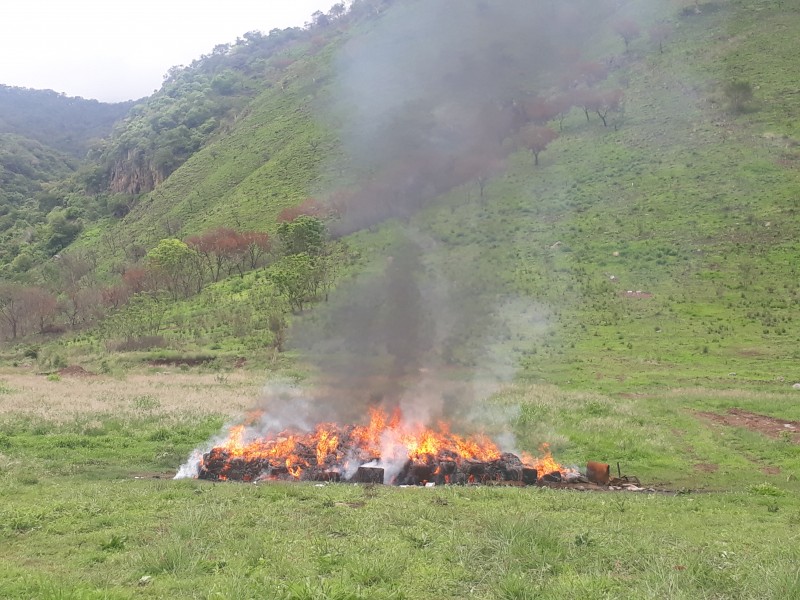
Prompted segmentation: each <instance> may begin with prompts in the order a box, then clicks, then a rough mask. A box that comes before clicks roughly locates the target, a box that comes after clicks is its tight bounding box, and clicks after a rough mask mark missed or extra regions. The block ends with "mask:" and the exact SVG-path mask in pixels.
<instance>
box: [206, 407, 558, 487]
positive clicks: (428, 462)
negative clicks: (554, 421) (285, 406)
mask: <svg viewBox="0 0 800 600" xmlns="http://www.w3.org/2000/svg"><path fill="white" fill-rule="evenodd" d="M256 421H257V418H256V416H255V415H251V416H250V418H249V419H248V422H246V423H245V424H243V425H237V426H235V427H232V428H231V429H230V431H229V433H228V437H227V439H225V440H224V441H223V442H222V443H220V444H219V445H217V446H215V447H214V448H212V449H211V450H210V451H209V452H208V453H206V454H205V455H203V457H202V459H201V463H200V472H201V474H202V473H203V472H204V469H205V471H206V472H213V473H214V478H218V479H240V480H244V481H251V480H256V479H264V478H272V479H280V478H284V479H292V478H294V479H316V478H324V479H325V480H327V479H333V478H334V476H335V479H338V478H339V477H342V476H349V473H352V472H353V471H354V470H355V469H356V468H358V467H359V466H361V465H366V464H368V463H369V464H373V463H374V464H378V463H380V464H389V463H393V464H397V465H400V466H402V467H403V472H404V473H406V477H408V473H409V472H411V471H414V473H416V475H415V477H417V480H419V481H426V480H428V478H436V477H438V478H439V479H438V480H439V481H442V482H445V483H450V482H451V481H452V480H453V479H454V478H455V477H456V470H457V468H458V469H462V467H463V469H462V470H463V472H464V473H465V475H464V482H467V481H470V482H471V481H476V480H480V478H481V477H483V478H484V480H485V478H486V477H489V475H487V474H486V473H485V472H482V471H481V468H480V465H488V464H493V463H497V464H499V462H500V461H503V460H505V461H506V462H508V460H511V459H513V460H511V463H508V464H512V463H513V466H512V467H508V468H509V469H511V468H513V469H516V471H515V472H518V473H520V477H521V473H522V470H523V468H527V469H536V471H537V472H538V473H539V474H540V475H545V474H549V473H554V472H560V473H562V474H566V473H567V472H568V470H567V469H565V468H564V467H563V466H562V465H560V464H559V463H558V462H556V461H555V460H554V459H553V456H552V454H551V453H550V450H549V448H548V447H547V445H546V444H545V445H543V446H542V447H541V452H542V456H541V457H540V458H533V457H531V456H526V455H523V457H522V460H520V459H519V458H517V457H516V456H514V455H509V454H504V453H503V452H501V451H500V449H499V448H498V447H497V445H496V444H495V443H494V442H493V441H492V440H491V439H489V438H488V437H486V436H482V435H476V436H471V437H463V436H460V435H457V434H454V433H452V432H451V431H450V428H449V427H448V425H447V424H446V423H439V424H438V426H437V428H436V429H431V428H428V427H423V426H422V425H411V424H409V423H407V422H405V421H404V420H403V418H402V414H401V413H400V411H399V410H396V411H394V412H393V413H391V414H388V413H386V412H385V411H382V410H378V409H373V410H371V412H370V420H369V423H368V424H367V425H349V426H342V425H337V424H334V423H322V424H320V425H317V427H316V429H315V430H314V431H313V432H310V433H300V432H294V431H292V432H283V433H281V434H278V435H276V436H263V435H260V434H258V433H257V428H256V427H255V426H254V423H255V422H256ZM509 457H511V458H510V459H509ZM506 462H504V463H503V464H504V465H505V464H506ZM465 465H466V466H465ZM502 468H503V469H506V467H502ZM397 470H398V471H400V469H399V468H398V469H397ZM467 475H468V476H467ZM201 476H202V475H201ZM507 478H508V477H506V479H507ZM534 478H535V476H534ZM387 483H392V481H387Z"/></svg>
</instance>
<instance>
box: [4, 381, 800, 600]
mask: <svg viewBox="0 0 800 600" xmlns="http://www.w3.org/2000/svg"><path fill="white" fill-rule="evenodd" d="M150 400H151V399H143V400H140V402H139V404H136V403H134V405H133V406H132V407H131V409H130V411H129V412H125V411H123V412H124V414H117V415H114V416H109V415H102V414H98V415H92V414H87V415H86V416H84V417H81V418H76V419H74V420H72V421H68V422H65V423H56V422H52V421H48V420H46V419H37V418H33V417H29V418H22V417H19V416H16V417H15V416H13V415H6V416H5V417H4V419H3V422H2V425H1V426H0V540H1V541H2V543H0V559H1V560H0V565H2V566H0V596H2V597H4V598H32V597H34V598H237V599H238V598H464V597H468V596H472V597H477V598H565V597H581V598H687V599H689V598H692V599H693V598H740V599H749V598H753V599H755V598H759V599H761V598H775V599H776V600H777V599H779V598H780V599H782V598H792V597H795V596H797V594H798V593H800V580H798V577H797V570H796V564H797V561H798V560H799V559H800V554H798V552H799V551H798V548H800V544H799V543H798V542H800V504H798V502H797V493H798V491H800V487H798V486H800V483H798V481H797V479H796V476H795V475H794V474H796V473H797V472H798V468H800V446H797V445H795V444H790V443H787V442H786V441H785V440H780V439H777V440H776V439H772V438H767V437H765V436H762V435H760V434H756V433H753V432H748V431H744V430H741V431H740V430H737V429H733V428H721V427H716V426H710V425H708V424H707V423H706V422H705V421H703V420H700V419H698V418H697V417H696V416H694V413H693V411H696V410H711V411H719V412H724V410H725V409H726V408H727V407H729V406H740V407H743V408H746V409H751V410H757V411H760V412H763V413H767V414H776V415H779V416H781V417H782V418H786V419H789V418H794V419H797V418H798V417H800V412H798V408H797V406H796V403H794V402H793V401H792V400H791V398H790V397H788V396H781V395H769V394H764V393H759V394H754V393H751V392H735V393H734V392H725V393H713V392H709V391H692V390H689V391H683V392H680V391H678V392H673V393H670V394H666V395H662V396H653V397H628V398H611V397H608V396H603V395H600V394H589V393H584V392H580V393H578V392H568V391H563V390H559V389H557V388H552V387H539V386H536V387H527V386H522V387H519V386H518V387H514V388H510V389H508V390H506V391H505V392H503V393H501V394H500V395H498V396H497V397H495V398H494V399H493V400H491V402H490V404H491V405H492V406H494V409H493V410H494V411H495V413H497V412H498V410H499V407H502V408H503V409H504V411H499V412H500V413H507V415H508V419H507V426H508V427H510V428H512V429H513V430H514V431H515V432H516V433H517V436H518V442H519V445H520V446H521V447H522V448H524V449H528V450H535V449H536V446H538V444H539V442H541V441H543V440H549V441H551V442H552V446H553V448H554V450H555V452H556V455H557V456H558V457H559V458H561V459H563V460H564V461H566V462H567V463H569V462H575V463H580V464H582V463H583V462H585V461H586V460H587V459H598V460H606V461H609V462H611V463H612V464H613V465H614V466H616V465H615V463H616V462H617V461H620V462H621V465H622V470H623V471H624V472H625V473H627V474H635V475H638V476H639V477H640V478H641V479H642V481H643V483H644V485H646V486H649V485H656V486H660V487H662V488H669V489H671V490H673V492H672V493H631V492H617V493H613V492H612V493H586V492H578V491H555V490H546V489H538V488H524V489H519V488H498V487H439V488H434V489H430V488H406V489H402V488H390V487H384V486H378V487H363V486H354V485H348V484H331V485H324V486H317V485H314V484H304V483H299V484H289V483H267V484H260V485H252V484H250V485H246V484H235V483H231V484H212V483H206V482H199V481H170V480H165V479H152V475H147V473H162V474H163V472H164V470H165V469H174V468H176V467H177V465H178V464H179V463H180V462H182V460H183V459H184V458H185V456H186V455H187V454H188V452H189V450H190V449H191V448H193V447H194V446H195V445H197V444H200V443H202V442H204V441H205V440H206V439H208V438H209V436H210V435H211V434H212V433H214V432H215V431H216V430H217V428H218V427H219V425H220V424H221V423H222V418H221V417H220V418H214V417H212V418H206V419H198V418H197V417H192V416H190V414H189V413H176V414H172V415H161V416H158V417H155V416H148V411H149V410H150V409H155V408H157V407H153V406H152V402H151V401H150ZM140 405H141V406H140ZM145 405H146V406H145ZM711 463H713V464H714V465H715V466H716V471H715V472H713V473H712V472H708V471H707V469H698V468H696V466H697V465H709V464H711ZM767 465H769V466H772V467H780V468H781V473H780V474H765V473H764V472H763V471H762V470H761V469H762V468H763V467H764V466H767ZM143 474H144V477H145V478H144V479H137V478H135V477H136V476H141V475H143ZM162 477H163V475H162Z"/></svg>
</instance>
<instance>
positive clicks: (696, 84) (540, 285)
mask: <svg viewBox="0 0 800 600" xmlns="http://www.w3.org/2000/svg"><path fill="white" fill-rule="evenodd" d="M776 30H779V31H782V32H783V33H784V34H785V35H780V36H775V31H776ZM797 31H800V15H799V14H798V12H797V10H796V9H793V8H791V7H787V6H785V5H784V4H776V3H772V2H766V1H764V2H741V1H738V0H730V1H727V2H715V3H705V4H702V3H701V4H700V5H698V6H695V3H693V2H689V3H687V6H685V7H683V6H679V5H678V4H662V3H658V4H656V3H650V2H631V3H628V4H626V5H625V6H624V7H623V8H619V7H618V6H617V5H616V4H614V3H605V2H584V3H577V4H575V5H574V6H571V7H563V6H556V5H553V4H551V3H542V4H541V5H540V4H536V5H535V6H531V5H530V4H529V3H519V2H509V3H506V4H504V5H503V6H500V5H497V4H494V3H486V2H474V3H473V2H467V3H465V2H448V1H444V0H443V1H441V2H435V3H429V4H421V3H415V2H394V3H375V6H372V5H371V4H370V3H366V2H360V3H356V4H355V5H354V8H353V10H352V11H351V12H350V13H344V14H337V15H335V16H333V15H329V16H325V18H324V19H318V22H317V23H316V24H315V25H314V26H313V27H312V28H310V29H307V30H289V33H288V34H287V33H286V32H272V33H271V34H270V35H269V36H255V35H251V36H250V37H249V38H248V39H245V40H241V41H240V42H239V43H237V44H236V45H233V46H230V47H226V48H221V49H218V50H215V52H214V53H213V54H211V55H209V56H207V57H203V58H202V59H200V60H199V61H197V63H196V64H194V65H192V66H191V67H189V68H188V69H187V70H185V71H184V72H176V73H174V74H173V76H172V78H171V79H170V80H169V81H168V82H167V83H166V84H165V87H164V89H162V90H161V91H160V92H159V93H158V94H156V95H155V96H153V97H152V98H151V99H149V100H147V102H146V103H144V104H142V105H140V106H139V107H137V108H135V109H134V110H133V111H132V113H131V116H130V117H129V118H128V119H127V121H126V122H125V124H124V125H122V126H121V127H120V128H118V129H117V131H116V132H115V133H114V135H113V136H112V137H111V138H110V139H109V140H108V141H107V142H106V145H105V146H104V148H103V149H102V150H101V152H100V154H99V155H98V157H97V162H96V163H95V164H94V166H93V167H91V169H90V170H88V171H84V175H82V179H78V180H75V181H74V182H73V183H72V184H71V185H72V186H73V187H71V188H68V189H71V191H68V193H66V194H65V195H64V198H65V202H64V207H65V209H66V210H67V211H71V213H69V215H68V220H69V219H72V220H73V221H74V222H79V223H80V224H81V225H82V227H83V233H82V234H81V236H80V237H79V239H78V240H77V242H76V243H75V245H74V246H73V247H72V249H71V250H69V251H68V252H72V253H73V254H75V255H80V256H84V257H87V256H88V257H89V258H90V259H91V260H89V262H91V263H93V264H94V265H95V267H96V268H95V269H94V271H93V272H94V275H89V276H87V277H86V279H84V280H83V282H84V283H83V284H82V285H83V286H84V287H85V288H87V289H88V288H93V287H94V288H99V286H113V285H115V282H118V281H121V279H119V277H120V275H119V274H120V273H125V272H130V271H131V269H133V268H134V267H135V264H134V263H135V261H136V260H137V259H140V258H141V257H143V256H144V255H145V254H146V253H147V252H148V251H149V250H151V249H152V248H154V247H155V246H156V245H157V244H158V242H159V240H161V239H162V238H171V237H178V238H181V239H189V238H190V237H191V236H200V235H202V234H204V233H206V232H208V231H210V230H212V229H214V228H218V227H222V226H224V227H229V228H232V229H234V230H239V231H244V230H262V231H268V232H270V233H271V234H273V236H275V234H276V232H277V229H276V219H277V218H278V216H279V215H280V214H281V213H282V211H284V210H285V209H287V208H288V207H291V206H293V205H297V204H299V203H301V202H303V201H304V200H305V199H306V198H308V197H310V196H313V197H315V198H316V199H317V202H318V203H319V205H320V206H325V207H327V208H326V209H325V210H326V211H327V210H330V209H334V210H335V213H336V215H337V217H336V218H335V219H333V220H331V221H329V223H328V225H329V228H330V230H331V232H332V233H333V234H334V236H335V237H339V236H343V235H345V234H347V235H348V237H345V238H344V240H345V241H346V244H347V246H346V249H345V255H346V258H344V259H342V262H341V263H340V265H339V266H338V267H337V268H336V269H334V270H333V271H335V272H336V273H338V275H337V281H338V283H337V284H336V285H335V291H331V292H330V293H326V294H320V293H319V292H317V295H318V298H320V299H321V298H322V297H323V295H324V296H327V297H328V299H329V302H328V303H327V304H325V303H323V304H317V305H316V308H314V309H313V310H312V311H311V312H306V313H304V315H303V316H302V317H299V316H298V315H295V316H294V321H295V324H296V327H295V328H294V330H293V333H292V334H291V335H290V339H292V340H294V342H293V343H294V345H295V347H296V348H297V349H298V350H300V351H301V352H302V354H303V355H304V356H306V357H316V358H317V359H318V360H317V361H316V364H317V365H318V366H319V367H320V368H323V369H325V368H328V366H334V367H335V368H341V366H342V365H346V364H348V362H349V361H350V360H353V359H355V360H356V361H357V362H358V361H360V362H361V363H362V364H365V365H372V366H369V367H368V368H367V367H365V371H366V372H365V375H364V377H365V379H370V378H374V376H375V375H376V373H377V374H381V373H383V374H385V373H389V372H392V371H391V370H392V369H399V373H400V374H402V375H403V376H407V375H408V374H409V373H412V372H415V370H418V369H420V368H425V367H428V368H430V367H434V368H437V369H445V370H455V371H457V372H476V371H478V372H481V373H483V374H484V375H485V376H486V377H490V378H499V379H501V380H503V379H505V378H507V377H510V376H512V375H513V374H515V373H516V374H517V375H519V376H521V377H523V378H526V379H530V380H535V381H539V380H546V381H551V382H556V383H559V384H562V385H574V386H580V387H589V386H591V387H598V388H607V389H623V388H631V389H633V388H638V387H641V386H652V385H657V386H670V387H674V386H693V385H700V384H702V385H711V386H740V385H750V384H752V385H757V386H765V385H766V386H771V385H775V386H784V385H790V384H791V383H793V382H794V380H795V379H798V378H800V374H798V373H796V369H795V367H794V365H795V363H796V359H797V355H796V352H797V351H796V349H795V344H794V343H793V340H794V338H795V337H796V335H795V333H796V328H795V326H794V320H795V319H796V318H797V316H798V315H797V308H796V306H797V295H798V287H797V273H796V267H795V263H796V256H797V245H796V241H795V240H796V239H797V233H798V231H797V228H798V225H797V215H796V203H797V198H798V197H800V196H798V192H799V191H800V182H799V181H798V164H800V163H799V162H798V161H800V152H798V140H799V139H800V131H798V125H797V119H795V118H794V117H795V116H796V115H797V114H798V109H800V106H798V104H799V103H800V96H798V94H797V90H798V89H800V82H798V74H797V72H796V70H795V69H793V68H792V64H793V60H794V59H793V52H794V51H793V48H792V41H791V40H792V39H793V37H794V36H793V32H797ZM215 82H216V83H215ZM187 108H196V109H197V111H198V112H197V114H196V115H195V116H194V117H192V118H189V112H190V111H189V110H187ZM545 127H546V128H547V129H548V130H549V132H551V133H547V132H546V131H544V129H543V128H545ZM543 136H544V137H543ZM536 163H538V164H536ZM81 181H82V182H83V183H82V184H81V183H80V182H81ZM76 185H85V186H87V188H88V189H91V190H93V191H94V193H93V194H91V195H88V196H87V195H82V194H80V193H79V192H78V191H77V190H78V188H77V187H75V186H76ZM151 187H152V191H149V190H150V188H151ZM104 189H105V191H103V190H104ZM41 235H42V241H46V236H47V235H49V234H48V233H47V232H42V233H41ZM47 239H49V238H47ZM275 240H276V242H277V240H278V238H277V237H276V238H275ZM41 247H42V248H43V249H42V254H40V255H39V256H40V259H39V260H41V259H43V258H44V256H46V252H45V250H44V248H45V246H44V245H43V246H41ZM277 247H278V246H277V245H276V246H275V248H277ZM273 260H275V261H277V263H276V265H278V266H273V267H269V268H267V270H263V269H259V270H257V271H255V272H253V273H249V274H247V275H246V276H242V277H234V278H231V279H229V280H227V281H221V282H219V283H214V282H206V287H205V288H204V289H203V291H202V292H201V293H200V294H199V295H197V296H193V297H191V298H186V299H185V300H180V301H179V302H170V303H168V304H167V305H165V306H164V310H165V311H166V313H165V317H164V320H163V322H161V323H160V324H159V326H158V327H157V328H156V330H157V331H158V333H159V335H160V336H161V338H162V340H161V341H159V344H160V345H165V346H166V348H167V349H166V350H162V352H173V353H176V354H177V355H181V353H184V354H185V353H187V352H194V353H200V354H203V355H204V356H205V355H207V356H211V357H213V356H215V355H219V356H223V357H224V356H231V357H233V356H237V355H244V356H248V357H253V356H257V355H260V353H261V349H263V348H264V347H268V346H271V345H272V344H273V342H274V335H275V333H274V331H273V330H271V329H270V328H269V326H268V325H267V324H266V322H265V320H264V316H263V314H262V315H260V316H259V311H260V309H259V308H258V306H260V305H259V304H258V303H259V302H262V303H263V302H265V301H266V300H264V298H271V300H269V301H268V304H269V305H270V306H272V307H273V309H274V310H278V311H279V312H280V311H284V312H285V311H287V310H288V309H285V308H279V305H280V302H281V301H282V300H281V299H282V298H283V300H285V298H284V296H285V293H284V292H282V291H281V289H279V288H278V287H276V286H275V281H276V279H275V270H276V269H278V270H280V269H279V267H280V268H284V267H283V266H281V265H285V263H283V262H281V261H282V259H280V252H278V254H276V256H275V258H274V259H273ZM398 263H399V264H400V265H401V266H402V268H401V267H398ZM29 277H31V278H37V277H40V278H44V279H42V281H47V280H48V279H47V278H48V277H49V278H50V279H49V280H50V281H53V280H54V278H56V279H57V277H56V276H55V275H53V273H52V269H51V271H50V275H48V271H47V269H45V270H41V269H40V270H37V269H35V268H34V269H33V270H31V271H30V274H29ZM403 281H405V282H406V283H407V285H408V286H410V288H409V289H412V290H416V291H414V293H413V294H412V296H411V297H409V298H408V302H411V303H412V304H413V305H414V306H415V309H414V310H406V311H403V310H400V308H398V309H397V310H389V309H387V308H385V307H387V306H391V305H392V304H391V302H392V294H391V292H387V290H392V289H394V287H393V286H395V285H397V286H399V288H398V289H403V290H405V289H407V288H406V287H404V286H402V285H400V284H399V283H397V282H403ZM198 287H199V288H202V287H204V286H203V285H200V286H198ZM315 289H317V288H315ZM326 289H327V288H326ZM98 293H99V292H98ZM387 293H388V294H389V295H388V296H387ZM259 298H260V300H259ZM376 306H379V307H380V306H382V307H384V308H382V309H378V310H376V308H375V307H376ZM275 307H278V308H275ZM273 309H270V310H273ZM117 310H119V309H118V308H114V307H113V306H112V307H109V308H108V309H107V310H106V311H105V312H104V315H106V316H108V315H112V316H113V315H115V314H117V312H116V311H117ZM123 313H124V310H123ZM287 314H288V313H287ZM234 315H235V318H234ZM98 318H102V316H101V317H98ZM234 321H236V322H235V323H234ZM85 322H86V324H87V325H91V323H92V319H89V318H88V317H87V319H86V321H85ZM108 322H109V323H111V322H113V321H108ZM187 323H192V326H190V327H188V326H187ZM92 327H97V326H94V325H92ZM107 329H108V328H107V327H106V328H105V329H103V327H99V328H95V329H89V330H88V331H87V332H86V333H83V334H80V336H79V338H78V339H79V340H80V341H78V342H76V341H74V340H73V341H71V342H66V341H64V342H60V344H61V345H60V346H55V347H54V349H52V350H51V353H61V354H64V353H66V354H70V355H72V356H75V357H78V356H80V354H81V353H86V352H88V353H89V354H88V355H86V356H91V355H93V353H96V352H97V351H98V350H99V349H100V348H101V347H103V346H102V343H103V342H102V341H101V340H102V339H103V338H102V336H100V337H98V336H99V333H100V332H101V331H107ZM254 331H256V332H260V333H258V335H249V334H248V335H242V334H241V332H251V333H252V332H254ZM237 332H239V333H237ZM323 332H324V333H323ZM399 332H403V334H404V335H402V336H399V337H398V333H399ZM112 337H113V336H112ZM320 339H322V340H328V342H326V343H320ZM398 339H399V340H400V341H399V342H398ZM405 355H408V356H410V357H413V359H409V360H404V359H403V358H402V356H405ZM332 357H333V358H335V359H336V360H333V361H331V358H332ZM323 359H324V360H323ZM83 360H87V359H86V358H84V359H83ZM331 363H332V364H331ZM373 367H374V369H373Z"/></svg>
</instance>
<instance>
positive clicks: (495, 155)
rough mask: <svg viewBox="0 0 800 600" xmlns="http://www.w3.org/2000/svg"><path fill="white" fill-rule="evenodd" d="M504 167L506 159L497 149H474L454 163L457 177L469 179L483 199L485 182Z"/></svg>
mask: <svg viewBox="0 0 800 600" xmlns="http://www.w3.org/2000/svg"><path fill="white" fill-rule="evenodd" d="M505 169H506V161H505V159H504V158H503V157H502V155H501V153H500V152H499V151H498V150H494V149H492V150H490V149H486V148H482V149H476V150H474V151H473V152H472V153H470V154H468V155H467V156H465V157H464V158H463V159H462V160H461V161H459V163H458V164H457V165H456V171H457V179H459V180H462V181H463V180H467V181H469V180H471V181H474V182H475V183H476V184H477V185H478V190H479V192H480V199H481V201H483V199H484V192H485V189H486V184H487V183H488V182H489V180H490V179H491V178H492V177H495V176H497V175H499V174H500V173H502V172H504V171H505Z"/></svg>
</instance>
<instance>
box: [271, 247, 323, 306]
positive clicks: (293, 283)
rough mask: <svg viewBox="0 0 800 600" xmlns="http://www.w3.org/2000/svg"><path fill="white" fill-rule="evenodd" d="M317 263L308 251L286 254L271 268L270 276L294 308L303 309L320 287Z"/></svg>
mask: <svg viewBox="0 0 800 600" xmlns="http://www.w3.org/2000/svg"><path fill="white" fill-rule="evenodd" d="M317 276H318V273H317V264H316V261H315V259H314V258H313V257H311V256H310V255H309V254H308V253H306V252H300V253H296V254H291V255H289V256H284V257H283V258H282V259H281V260H279V261H278V262H276V263H275V264H273V265H272V266H271V267H270V269H269V278H270V280H271V281H272V282H273V283H274V284H275V287H276V288H278V291H279V292H280V293H281V294H282V295H283V296H284V297H285V298H286V300H287V302H289V305H290V306H291V307H292V309H294V310H297V311H302V310H303V306H304V305H305V304H306V303H307V302H308V301H309V300H311V299H312V297H313V296H314V291H315V289H316V288H317V287H318V280H317Z"/></svg>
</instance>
